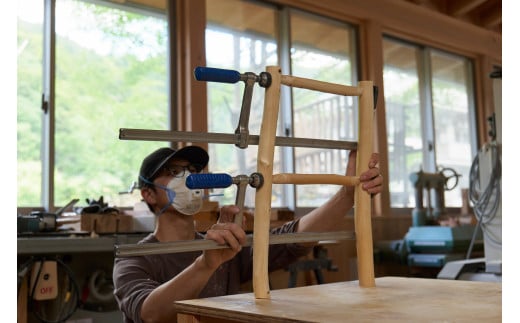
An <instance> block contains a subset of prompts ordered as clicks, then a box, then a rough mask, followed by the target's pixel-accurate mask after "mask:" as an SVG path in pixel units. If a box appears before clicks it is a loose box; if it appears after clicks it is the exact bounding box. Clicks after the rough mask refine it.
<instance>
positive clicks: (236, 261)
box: [113, 220, 311, 322]
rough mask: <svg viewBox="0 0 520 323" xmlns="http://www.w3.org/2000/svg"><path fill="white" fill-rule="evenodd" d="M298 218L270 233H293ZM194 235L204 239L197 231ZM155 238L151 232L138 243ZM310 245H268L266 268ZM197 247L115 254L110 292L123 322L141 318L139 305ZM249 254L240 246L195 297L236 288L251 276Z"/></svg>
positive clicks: (291, 258)
mask: <svg viewBox="0 0 520 323" xmlns="http://www.w3.org/2000/svg"><path fill="white" fill-rule="evenodd" d="M297 223H298V220H295V221H291V222H288V223H286V224H284V225H283V226H281V227H279V228H277V229H273V230H271V233H272V234H283V233H293V232H294V231H295V229H296V226H297ZM196 239H204V236H203V235H202V234H200V233H198V234H197V235H196ZM154 242H159V241H158V240H157V239H156V238H155V236H154V235H153V234H150V235H148V236H147V237H145V238H144V239H143V240H141V241H140V242H139V243H154ZM310 250H311V248H309V247H303V246H301V245H298V244H285V245H271V246H269V271H274V270H277V269H281V268H285V267H286V266H287V265H289V264H291V263H292V262H294V261H296V260H297V259H298V258H300V257H302V256H304V255H306V254H307V253H308V252H309V251H310ZM201 253H202V252H201V251H193V252H182V253H171V254H161V255H148V256H135V257H122V258H116V259H115V261H114V271H113V280H114V296H115V299H116V301H117V303H118V305H119V309H120V310H121V312H122V313H123V319H124V322H142V321H141V318H140V313H141V305H142V304H143V301H144V300H145V298H146V297H147V296H148V294H150V293H151V292H152V291H153V290H154V289H155V288H157V287H159V286H160V285H162V284H163V283H165V282H167V281H169V280H170V279H172V278H173V277H175V276H176V275H178V274H179V273H180V272H181V271H183V270H184V269H185V268H186V267H188V266H189V265H191V264H192V263H193V262H194V261H195V259H196V258H197V257H198V256H199V255H200V254H201ZM252 272H253V254H252V248H251V247H244V248H242V250H241V251H240V253H239V254H237V255H236V256H235V257H234V258H233V259H231V260H230V261H228V262H226V263H224V264H222V265H221V266H220V267H219V268H218V269H217V270H216V271H215V273H214V274H213V275H212V276H211V278H210V279H209V281H208V283H207V284H206V286H205V287H204V289H203V290H202V291H201V293H200V294H199V298H205V297H214V296H223V295H231V294H236V293H238V292H240V285H241V284H242V283H244V282H247V281H249V280H251V278H252Z"/></svg>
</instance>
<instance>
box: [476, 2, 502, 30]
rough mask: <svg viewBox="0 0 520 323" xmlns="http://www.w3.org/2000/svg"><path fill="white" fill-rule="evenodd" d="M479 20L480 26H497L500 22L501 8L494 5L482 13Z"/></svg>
mask: <svg viewBox="0 0 520 323" xmlns="http://www.w3.org/2000/svg"><path fill="white" fill-rule="evenodd" d="M481 20H482V21H481V24H482V26H484V27H486V28H491V27H495V26H498V25H499V24H501V23H502V9H501V8H496V7H494V8H493V9H491V10H489V11H487V13H485V14H482V18H481Z"/></svg>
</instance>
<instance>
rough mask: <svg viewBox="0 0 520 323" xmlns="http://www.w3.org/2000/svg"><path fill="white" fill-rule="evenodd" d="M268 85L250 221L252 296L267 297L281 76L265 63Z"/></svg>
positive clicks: (277, 69)
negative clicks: (261, 180) (259, 177)
mask: <svg viewBox="0 0 520 323" xmlns="http://www.w3.org/2000/svg"><path fill="white" fill-rule="evenodd" d="M266 71H267V73H269V74H270V75H271V85H270V86H269V87H268V88H267V89H266V90H265V99H264V112H263V116H262V125H261V127H260V141H259V143H258V157H257V168H256V169H257V171H258V172H259V173H260V174H262V175H263V177H264V183H263V185H262V186H261V187H260V188H258V189H257V190H256V195H255V214H254V217H255V222H254V225H253V235H254V240H253V242H254V244H253V250H254V252H253V292H254V294H255V298H257V299H258V298H264V299H265V298H270V295H269V272H268V266H269V264H268V259H269V257H268V256H269V254H268V253H269V226H270V221H271V220H270V219H271V196H272V177H273V160H274V147H275V139H276V129H277V126H276V125H277V122H278V110H279V107H280V76H281V71H280V68H279V67H278V66H268V67H267V68H266Z"/></svg>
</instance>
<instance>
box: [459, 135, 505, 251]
mask: <svg viewBox="0 0 520 323" xmlns="http://www.w3.org/2000/svg"><path fill="white" fill-rule="evenodd" d="M483 149H489V150H490V154H491V160H492V163H493V165H492V167H491V174H490V175H489V182H488V184H487V186H486V187H485V188H484V187H482V185H483V183H480V158H479V156H480V153H479V154H477V156H475V158H474V159H473V162H472V164H471V169H470V174H469V183H470V185H469V199H470V201H471V202H472V203H473V211H474V212H475V217H476V218H477V221H478V222H477V226H476V227H475V230H474V231H473V237H472V238H471V242H470V246H469V248H468V252H467V254H466V259H469V258H470V255H471V252H472V250H473V245H474V243H475V239H476V236H477V233H478V230H479V229H482V234H484V235H485V236H486V237H487V238H488V239H489V241H490V242H492V243H494V244H496V245H498V246H502V242H501V241H499V240H498V239H496V238H495V237H493V236H492V235H491V233H490V232H489V230H487V228H486V225H487V224H489V223H490V222H491V221H492V220H493V219H494V218H495V216H496V213H497V210H498V207H499V205H500V202H501V182H502V162H501V159H500V153H499V148H498V147H497V144H496V142H492V143H491V144H489V145H486V146H485V147H484V148H483Z"/></svg>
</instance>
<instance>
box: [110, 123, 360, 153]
mask: <svg viewBox="0 0 520 323" xmlns="http://www.w3.org/2000/svg"><path fill="white" fill-rule="evenodd" d="M119 139H121V140H145V141H182V142H207V143H214V144H235V145H238V144H239V141H238V140H237V138H236V135H234V134H228V133H212V132H209V133H208V132H189V131H174V130H146V129H128V128H121V129H119ZM259 141H260V137H259V136H258V135H250V136H249V139H248V144H249V145H258V143H259ZM275 145H276V146H285V147H307V148H321V149H347V150H356V149H357V142H356V141H341V140H328V139H312V138H294V137H276V138H275Z"/></svg>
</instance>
